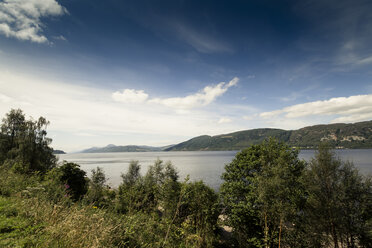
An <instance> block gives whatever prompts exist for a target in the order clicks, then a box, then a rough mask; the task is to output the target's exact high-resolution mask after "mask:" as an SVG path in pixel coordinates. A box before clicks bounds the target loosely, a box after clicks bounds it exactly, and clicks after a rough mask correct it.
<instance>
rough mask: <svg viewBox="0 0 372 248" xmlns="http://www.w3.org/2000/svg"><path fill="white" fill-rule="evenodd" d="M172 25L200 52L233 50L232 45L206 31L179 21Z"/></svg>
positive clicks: (181, 38) (179, 34) (180, 36)
mask: <svg viewBox="0 0 372 248" xmlns="http://www.w3.org/2000/svg"><path fill="white" fill-rule="evenodd" d="M171 27H172V28H173V29H174V30H175V31H176V33H177V34H178V36H179V38H180V40H182V41H185V42H186V43H188V44H189V45H190V46H192V47H193V48H195V49H196V50H197V51H198V52H200V53H220V52H229V53H231V52H233V49H232V48H231V47H230V46H228V45H227V44H225V43H223V42H222V41H219V40H218V39H216V38H214V37H210V36H208V35H207V34H206V33H205V32H200V31H197V30H196V29H194V28H191V27H189V26H187V25H184V24H181V23H179V22H173V23H172V25H171Z"/></svg>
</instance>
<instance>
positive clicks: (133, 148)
mask: <svg viewBox="0 0 372 248" xmlns="http://www.w3.org/2000/svg"><path fill="white" fill-rule="evenodd" d="M166 148H168V146H167V147H166ZM162 150H164V148H163V147H152V146H134V145H129V146H116V145H107V146H105V147H92V148H89V149H85V150H83V151H81V152H82V153H105V152H156V151H162Z"/></svg>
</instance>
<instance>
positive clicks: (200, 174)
mask: <svg viewBox="0 0 372 248" xmlns="http://www.w3.org/2000/svg"><path fill="white" fill-rule="evenodd" d="M336 153H337V155H338V156H339V157H340V158H341V159H342V160H345V161H346V160H348V161H351V162H353V163H354V165H355V166H356V167H357V168H359V170H360V172H361V173H363V174H372V149H363V150H359V149H356V150H336ZM235 154H236V151H190V152H185V151H182V152H123V153H71V154H61V155H58V156H59V159H60V160H67V161H69V162H75V163H77V164H79V165H80V166H81V169H83V170H85V171H86V172H87V173H88V176H90V171H91V170H92V169H95V168H96V167H97V166H99V167H102V168H103V170H104V171H105V174H106V176H107V178H108V183H109V185H110V186H112V187H117V186H119V184H120V182H121V177H120V175H121V173H126V172H127V170H128V165H129V162H130V161H131V160H138V161H139V163H140V164H141V174H145V173H146V171H147V169H148V167H149V166H150V165H152V164H153V163H154V161H155V160H156V159H157V158H159V159H161V160H163V161H171V162H172V164H173V165H174V166H175V167H176V168H177V170H178V171H179V175H180V180H181V181H182V180H183V179H184V178H185V177H186V176H187V175H190V179H191V180H203V181H204V182H205V183H206V184H208V185H209V186H211V187H212V188H214V189H215V190H218V188H219V186H220V184H221V183H222V180H221V178H220V177H221V174H222V173H223V172H224V166H225V164H227V163H230V162H231V160H232V159H233V158H234V156H235ZM313 156H314V151H313V150H303V151H301V152H300V155H299V157H300V158H301V159H304V160H306V161H309V160H310V159H311V158H312V157H313Z"/></svg>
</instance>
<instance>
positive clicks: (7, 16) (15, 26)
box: [0, 0, 68, 43]
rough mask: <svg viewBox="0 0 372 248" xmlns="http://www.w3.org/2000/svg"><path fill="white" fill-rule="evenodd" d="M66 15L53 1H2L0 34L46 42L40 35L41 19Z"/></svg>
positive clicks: (0, 4)
mask: <svg viewBox="0 0 372 248" xmlns="http://www.w3.org/2000/svg"><path fill="white" fill-rule="evenodd" d="M66 13H68V12H67V10H66V8H64V7H62V6H61V5H60V4H59V3H58V2H57V1H55V0H43V1H40V0H27V1H24V0H4V1H3V2H1V3H0V33H2V34H3V35H5V36H6V37H14V38H17V39H19V40H29V41H32V42H37V43H45V42H48V39H47V37H45V36H44V35H43V34H42V30H43V25H44V24H43V23H42V21H41V19H42V18H44V17H48V16H60V15H63V14H66Z"/></svg>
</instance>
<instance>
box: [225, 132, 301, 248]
mask: <svg viewBox="0 0 372 248" xmlns="http://www.w3.org/2000/svg"><path fill="white" fill-rule="evenodd" d="M304 167H305V163H304V162H303V161H300V160H299V159H298V151H297V150H293V149H291V148H290V147H289V146H288V145H286V144H284V143H280V142H278V141H277V140H275V139H269V140H266V141H264V142H263V143H262V144H259V145H253V146H251V147H249V148H247V149H245V150H243V151H241V152H239V153H238V154H237V155H236V157H235V159H234V160H233V161H232V162H231V163H230V164H227V165H226V166H225V172H224V173H223V175H222V179H223V180H224V182H223V184H222V185H221V197H222V200H223V204H224V207H225V214H226V215H227V217H228V225H230V226H232V227H233V228H234V233H235V235H236V236H237V239H238V242H239V243H240V245H241V246H244V247H245V246H247V244H248V245H249V246H254V247H262V246H264V247H273V246H279V247H280V246H281V244H282V243H286V242H287V240H285V239H284V237H285V235H286V234H288V233H289V232H291V231H292V229H293V224H295V223H294V222H295V221H296V219H297V215H299V214H300V213H301V211H300V210H301V205H302V204H303V202H304V188H303V185H302V183H301V177H302V173H303V170H304Z"/></svg>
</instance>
